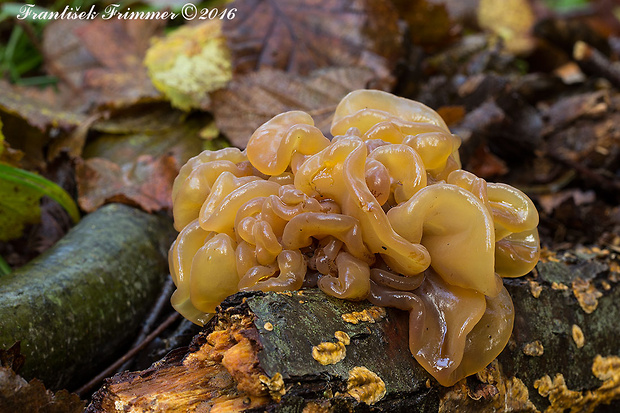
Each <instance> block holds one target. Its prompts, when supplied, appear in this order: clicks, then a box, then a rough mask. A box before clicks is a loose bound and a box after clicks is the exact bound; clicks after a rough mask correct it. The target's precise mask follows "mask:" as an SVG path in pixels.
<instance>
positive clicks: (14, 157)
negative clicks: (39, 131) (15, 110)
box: [0, 118, 24, 166]
mask: <svg viewBox="0 0 620 413" xmlns="http://www.w3.org/2000/svg"><path fill="white" fill-rule="evenodd" d="M23 156H24V153H23V152H22V151H17V150H15V149H11V147H10V146H9V144H8V142H6V141H5V140H4V135H3V134H2V118H0V163H3V164H5V165H11V166H19V161H20V159H21V158H22V157H23Z"/></svg>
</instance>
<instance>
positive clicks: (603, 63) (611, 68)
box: [573, 40, 620, 87]
mask: <svg viewBox="0 0 620 413" xmlns="http://www.w3.org/2000/svg"><path fill="white" fill-rule="evenodd" d="M573 58H574V59H575V60H576V61H577V62H578V63H579V66H580V67H581V69H582V70H583V71H584V72H586V73H588V74H590V75H593V76H598V77H602V78H605V79H607V80H609V82H610V83H611V84H612V85H614V86H615V87H620V68H618V67H617V66H615V65H614V64H613V63H612V62H611V61H610V60H609V59H608V58H607V56H605V55H604V54H603V53H601V52H600V51H598V50H597V49H595V48H594V47H592V46H590V45H589V44H587V43H585V42H582V41H581V40H580V41H578V42H576V43H575V47H574V49H573Z"/></svg>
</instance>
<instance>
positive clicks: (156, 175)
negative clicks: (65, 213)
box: [76, 155, 179, 212]
mask: <svg viewBox="0 0 620 413" xmlns="http://www.w3.org/2000/svg"><path fill="white" fill-rule="evenodd" d="M178 172H179V166H178V164H177V162H176V160H175V158H174V157H173V156H171V155H164V156H161V157H159V158H153V157H152V156H150V155H142V156H140V157H138V159H136V163H135V165H132V166H131V168H130V169H124V168H121V166H119V165H118V164H116V163H114V162H112V161H109V160H107V159H103V158H92V159H87V160H86V161H83V162H79V163H78V164H77V167H76V176H77V181H78V194H79V196H78V202H79V204H80V207H81V208H82V209H83V210H84V211H86V212H92V211H94V210H96V209H97V208H99V207H100V206H102V205H103V204H105V203H108V202H121V203H126V204H130V205H137V206H139V207H141V208H142V209H143V210H145V211H147V212H153V211H159V210H162V209H170V208H171V207H172V201H171V196H170V194H171V192H172V183H173V182H174V178H175V177H176V176H177V174H178Z"/></svg>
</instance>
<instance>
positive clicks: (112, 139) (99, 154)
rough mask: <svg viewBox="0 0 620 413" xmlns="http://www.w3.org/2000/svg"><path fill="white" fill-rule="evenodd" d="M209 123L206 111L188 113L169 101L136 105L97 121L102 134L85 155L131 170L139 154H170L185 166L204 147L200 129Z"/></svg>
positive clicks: (95, 127)
mask: <svg viewBox="0 0 620 413" xmlns="http://www.w3.org/2000/svg"><path fill="white" fill-rule="evenodd" d="M210 122H212V118H211V117H210V116H209V115H207V114H203V113H197V114H194V115H191V116H188V115H187V114H186V113H185V112H182V111H179V110H174V109H171V108H170V105H167V104H157V105H143V106H139V107H138V106H134V107H133V108H131V109H130V110H128V111H122V112H118V113H116V114H115V115H113V116H112V117H110V118H109V119H107V120H101V121H98V122H97V123H95V125H94V126H93V129H94V130H95V131H98V132H102V133H100V134H93V135H94V136H91V139H90V140H89V142H88V143H87V145H86V147H85V148H84V152H83V157H84V158H85V159H87V158H105V159H107V160H109V161H112V162H115V163H116V164H118V165H121V166H122V167H123V169H129V168H131V166H129V165H131V164H133V163H134V162H135V160H136V159H137V158H138V157H139V156H140V155H151V156H153V157H154V158H158V157H161V156H162V155H166V154H168V155H172V156H174V158H175V159H176V160H177V162H178V163H179V165H183V164H184V163H185V162H186V161H187V160H188V159H189V158H191V157H192V156H194V155H197V154H198V153H199V152H200V151H201V150H202V144H203V140H202V138H201V137H200V131H201V129H202V128H203V127H205V125H208V124H209V123H210Z"/></svg>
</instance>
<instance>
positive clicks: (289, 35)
mask: <svg viewBox="0 0 620 413" xmlns="http://www.w3.org/2000/svg"><path fill="white" fill-rule="evenodd" d="M229 7H236V8H237V9H238V11H237V16H236V17H235V18H234V19H230V20H226V21H224V26H223V32H224V36H225V37H226V38H227V40H228V46H229V48H230V50H231V52H232V60H233V69H234V71H235V73H248V72H252V71H258V70H260V69H263V68H272V69H280V70H283V71H286V72H289V73H292V74H300V75H307V74H310V73H311V72H312V71H314V70H316V69H319V68H324V67H330V66H362V67H368V68H370V69H372V71H373V72H374V73H375V76H376V78H377V79H378V81H379V84H381V85H383V87H387V86H388V85H391V84H392V82H393V77H392V70H393V69H394V67H395V64H396V62H397V58H398V56H399V55H400V54H401V44H402V40H401V37H402V36H401V31H400V30H399V27H398V14H397V13H396V11H395V9H394V7H393V5H392V4H391V2H389V1H386V0H354V1H349V0H322V1H312V2H309V1H305V0H288V1H282V0H246V1H242V2H241V1H238V2H235V3H232V4H230V5H229Z"/></svg>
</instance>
